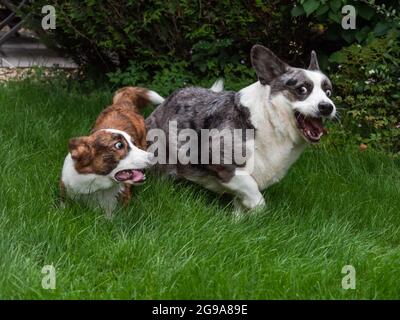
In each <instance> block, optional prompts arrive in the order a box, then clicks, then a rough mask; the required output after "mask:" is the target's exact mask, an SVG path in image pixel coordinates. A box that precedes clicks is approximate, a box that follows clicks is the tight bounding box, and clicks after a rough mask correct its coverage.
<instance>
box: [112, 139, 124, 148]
mask: <svg viewBox="0 0 400 320" xmlns="http://www.w3.org/2000/svg"><path fill="white" fill-rule="evenodd" d="M114 147H115V149H117V150H121V149H123V147H124V144H123V143H122V142H121V141H118V142H117V143H116V144H114Z"/></svg>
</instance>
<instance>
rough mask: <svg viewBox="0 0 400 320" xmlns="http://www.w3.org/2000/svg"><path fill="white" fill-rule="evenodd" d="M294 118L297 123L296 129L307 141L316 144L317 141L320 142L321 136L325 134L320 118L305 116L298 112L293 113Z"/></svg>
mask: <svg viewBox="0 0 400 320" xmlns="http://www.w3.org/2000/svg"><path fill="white" fill-rule="evenodd" d="M294 116H295V118H296V121H297V127H298V128H299V130H300V132H301V133H302V134H303V136H304V137H305V138H306V140H307V141H309V142H311V143H318V142H319V140H321V137H322V135H323V134H324V133H326V129H325V128H324V124H323V122H322V119H321V118H313V117H309V116H305V115H303V114H301V113H300V112H298V111H296V112H295V113H294Z"/></svg>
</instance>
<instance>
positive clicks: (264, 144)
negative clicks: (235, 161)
mask: <svg viewBox="0 0 400 320" xmlns="http://www.w3.org/2000/svg"><path fill="white" fill-rule="evenodd" d="M303 150H304V145H302V144H301V145H296V144H294V143H292V142H291V141H290V140H286V141H281V142H279V141H276V140H274V139H268V137H265V138H264V139H259V138H257V137H256V140H255V146H254V155H253V159H251V161H253V170H252V173H251V175H252V177H253V178H254V180H256V182H257V184H258V187H259V189H260V190H263V189H265V188H267V187H269V186H270V185H272V184H274V183H276V182H278V181H280V180H281V179H282V178H283V177H284V176H285V175H286V173H287V171H288V170H289V168H290V167H291V166H292V165H293V163H294V162H295V161H296V160H297V159H298V158H299V156H300V155H301V153H302V151H303Z"/></svg>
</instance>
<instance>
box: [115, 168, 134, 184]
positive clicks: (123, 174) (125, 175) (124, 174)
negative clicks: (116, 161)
mask: <svg viewBox="0 0 400 320" xmlns="http://www.w3.org/2000/svg"><path fill="white" fill-rule="evenodd" d="M131 176H132V173H131V171H130V170H124V171H120V172H118V173H117V174H116V178H117V179H118V180H120V181H125V180H129V179H130V178H131Z"/></svg>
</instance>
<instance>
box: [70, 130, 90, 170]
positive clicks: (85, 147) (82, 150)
mask: <svg viewBox="0 0 400 320" xmlns="http://www.w3.org/2000/svg"><path fill="white" fill-rule="evenodd" d="M88 140H89V139H88V137H79V138H71V139H70V140H69V142H68V150H69V152H70V153H71V157H72V159H73V160H75V161H77V162H78V163H79V165H80V166H87V165H89V164H90V162H91V161H92V147H91V146H90V143H89V141H88Z"/></svg>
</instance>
